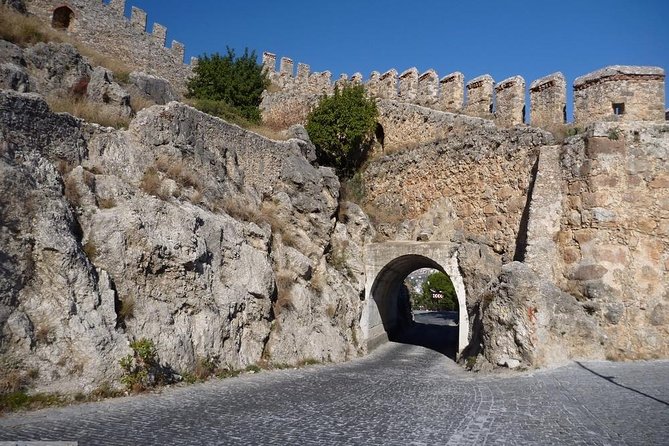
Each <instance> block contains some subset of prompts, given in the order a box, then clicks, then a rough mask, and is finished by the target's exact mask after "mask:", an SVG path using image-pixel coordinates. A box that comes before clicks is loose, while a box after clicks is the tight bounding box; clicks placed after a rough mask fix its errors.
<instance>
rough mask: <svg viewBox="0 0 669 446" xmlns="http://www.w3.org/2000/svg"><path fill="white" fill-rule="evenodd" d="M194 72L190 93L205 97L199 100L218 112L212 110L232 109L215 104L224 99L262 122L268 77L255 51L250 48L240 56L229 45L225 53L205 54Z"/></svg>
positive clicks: (195, 96) (244, 115) (224, 111)
mask: <svg viewBox="0 0 669 446" xmlns="http://www.w3.org/2000/svg"><path fill="white" fill-rule="evenodd" d="M193 73H194V76H193V77H192V78H191V79H190V80H189V81H188V84H187V87H188V97H190V98H194V99H198V100H199V101H202V102H198V103H199V104H200V105H201V106H206V107H210V108H212V109H216V111H217V112H216V113H211V114H215V115H217V116H221V115H220V114H219V113H229V111H226V110H225V109H224V107H223V106H221V105H215V103H216V102H218V101H222V102H224V103H225V104H227V105H229V106H230V107H232V108H233V109H234V110H235V111H236V112H237V113H238V114H239V115H241V116H242V117H244V118H246V119H248V120H249V121H252V122H260V109H259V108H258V106H259V105H260V101H261V99H262V98H261V95H262V92H263V90H265V88H266V87H267V86H268V85H269V80H268V78H267V75H266V74H265V73H264V72H263V69H262V65H260V64H259V63H258V62H257V56H256V53H255V51H251V52H250V53H249V50H248V48H247V49H245V50H244V54H243V55H242V56H240V57H237V56H236V54H235V51H234V50H233V49H231V48H227V54H226V55H225V56H221V55H220V54H218V53H214V54H213V55H211V56H208V55H206V54H204V55H202V56H201V57H200V58H199V60H198V63H197V65H196V67H195V68H194V70H193ZM198 108H199V107H198ZM201 110H202V109H201ZM202 111H205V110H202ZM205 112H206V113H210V112H208V111H205ZM221 117H223V118H224V116H221Z"/></svg>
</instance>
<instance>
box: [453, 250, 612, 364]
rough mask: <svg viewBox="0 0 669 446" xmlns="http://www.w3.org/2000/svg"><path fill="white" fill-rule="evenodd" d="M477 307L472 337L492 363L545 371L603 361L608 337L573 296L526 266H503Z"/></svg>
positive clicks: (516, 263) (474, 352) (518, 264)
mask: <svg viewBox="0 0 669 446" xmlns="http://www.w3.org/2000/svg"><path fill="white" fill-rule="evenodd" d="M479 305H480V308H479V312H478V314H477V316H478V319H477V324H476V325H475V326H474V327H473V333H472V338H473V340H476V341H475V342H477V343H479V345H478V346H477V347H484V348H483V352H482V353H483V355H484V357H485V358H486V359H487V360H488V361H489V362H490V363H491V364H493V365H497V366H506V367H510V368H515V367H519V366H521V367H542V366H547V365H556V364H561V363H565V362H567V361H568V360H571V359H579V358H589V359H596V358H599V359H603V356H604V348H603V347H602V344H603V341H604V335H603V334H602V333H601V332H600V331H599V329H598V326H597V323H596V321H595V320H594V319H593V318H591V317H589V316H588V314H587V312H586V310H585V309H584V308H583V306H582V305H580V304H579V302H578V301H577V300H576V298H575V297H574V296H571V295H569V294H567V293H565V292H563V291H561V290H560V289H559V288H558V287H557V286H555V285H554V284H552V283H550V282H546V281H544V280H542V279H541V278H540V277H539V276H538V275H537V274H536V273H534V272H533V271H532V269H531V268H530V267H528V266H527V265H525V264H523V263H520V262H511V263H508V264H506V265H504V266H503V267H502V269H501V272H500V274H499V276H498V278H497V279H496V280H495V281H493V282H492V283H491V285H490V286H489V288H488V289H487V290H486V291H485V292H484V293H483V295H482V297H481V302H480V304H479ZM476 353H477V351H476V350H473V351H471V350H470V351H467V352H465V355H468V356H470V355H475V354H476Z"/></svg>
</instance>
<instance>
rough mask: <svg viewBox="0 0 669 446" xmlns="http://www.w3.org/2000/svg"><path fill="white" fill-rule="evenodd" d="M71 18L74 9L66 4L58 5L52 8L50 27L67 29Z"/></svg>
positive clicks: (72, 18)
mask: <svg viewBox="0 0 669 446" xmlns="http://www.w3.org/2000/svg"><path fill="white" fill-rule="evenodd" d="M73 20H74V11H72V9H70V8H69V7H67V6H59V7H58V8H56V9H54V10H53V15H52V16H51V27H52V28H55V29H63V30H69V29H70V26H71V25H72V21H73Z"/></svg>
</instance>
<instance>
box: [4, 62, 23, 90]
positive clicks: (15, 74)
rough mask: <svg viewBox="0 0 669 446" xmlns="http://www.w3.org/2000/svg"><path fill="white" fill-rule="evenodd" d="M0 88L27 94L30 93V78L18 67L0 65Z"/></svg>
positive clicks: (10, 64) (8, 64)
mask: <svg viewBox="0 0 669 446" xmlns="http://www.w3.org/2000/svg"><path fill="white" fill-rule="evenodd" d="M0 88H2V89H5V90H14V91H18V92H19V93H28V92H29V91H30V76H28V73H26V70H25V69H24V68H23V67H20V66H19V65H15V64H13V63H2V64H0Z"/></svg>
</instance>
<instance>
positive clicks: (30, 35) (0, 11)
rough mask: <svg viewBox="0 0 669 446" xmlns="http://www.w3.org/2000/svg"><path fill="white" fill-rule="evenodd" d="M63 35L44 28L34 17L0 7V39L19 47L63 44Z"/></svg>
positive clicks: (64, 36) (46, 27) (64, 39)
mask: <svg viewBox="0 0 669 446" xmlns="http://www.w3.org/2000/svg"><path fill="white" fill-rule="evenodd" d="M66 37H67V36H66V35H65V33H61V32H58V31H56V30H54V29H51V28H49V27H48V26H46V25H45V24H44V23H43V22H42V21H40V20H39V19H37V18H36V17H31V16H25V15H23V14H20V13H18V12H17V11H16V10H14V9H13V8H9V7H7V6H4V5H0V39H2V40H8V41H10V42H13V43H15V44H16V45H19V46H23V47H25V46H29V45H33V44H35V43H38V42H65V41H66Z"/></svg>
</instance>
